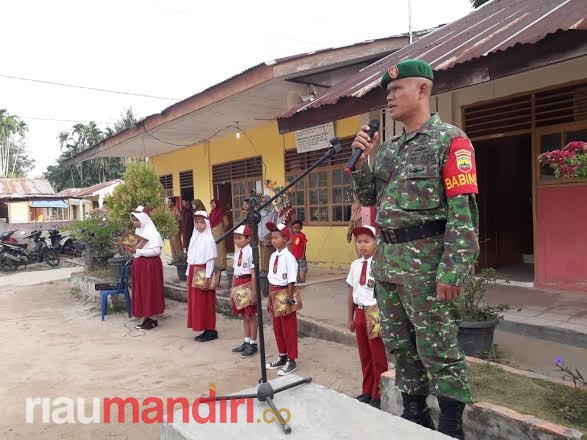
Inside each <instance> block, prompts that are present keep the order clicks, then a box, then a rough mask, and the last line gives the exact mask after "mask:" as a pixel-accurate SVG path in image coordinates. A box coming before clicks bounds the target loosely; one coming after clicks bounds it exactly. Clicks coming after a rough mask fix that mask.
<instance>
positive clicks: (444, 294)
mask: <svg viewBox="0 0 587 440" xmlns="http://www.w3.org/2000/svg"><path fill="white" fill-rule="evenodd" d="M461 293H463V288H462V286H451V285H450V284H444V283H436V296H437V297H438V299H439V300H448V301H452V300H453V299H457V298H458V297H459V296H460V295H461Z"/></svg>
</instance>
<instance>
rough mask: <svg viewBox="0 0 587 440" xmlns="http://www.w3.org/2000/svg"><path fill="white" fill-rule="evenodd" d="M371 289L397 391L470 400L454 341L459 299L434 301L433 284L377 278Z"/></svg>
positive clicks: (461, 357) (465, 375)
mask: <svg viewBox="0 0 587 440" xmlns="http://www.w3.org/2000/svg"><path fill="white" fill-rule="evenodd" d="M375 289H376V295H377V303H378V305H379V309H380V311H381V324H382V327H383V329H382V330H383V341H384V343H385V346H386V348H387V349H388V350H389V352H390V353H391V354H393V355H395V360H396V362H395V368H396V374H395V384H396V386H397V387H398V388H399V390H400V391H402V392H404V393H406V394H411V395H426V396H427V395H428V394H430V391H432V393H433V394H435V395H437V396H442V397H449V398H452V399H456V400H459V401H461V402H465V403H469V402H471V389H470V387H469V384H468V380H467V371H466V364H465V355H464V354H463V352H462V351H461V350H460V349H459V345H458V342H457V334H458V330H459V322H460V310H461V307H462V297H460V298H458V299H457V300H455V301H440V300H439V299H438V298H437V297H436V287H435V286H408V285H401V284H394V283H386V282H380V281H378V282H377V284H376V287H375Z"/></svg>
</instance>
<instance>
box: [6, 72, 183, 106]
mask: <svg viewBox="0 0 587 440" xmlns="http://www.w3.org/2000/svg"><path fill="white" fill-rule="evenodd" d="M0 77H2V78H8V79H16V80H19V81H31V82H36V83H40V84H49V85H53V86H61V87H71V88H75V89H84V90H91V91H93V92H104V93H115V94H118V95H130V96H140V97H141V98H151V99H164V100H167V101H179V99H177V98H167V97H164V96H155V95H145V94H143V93H133V92H123V91H120V90H109V89H100V88H98V87H88V86H79V85H76V84H67V83H61V82H56V81H46V80H42V79H34V78H24V77H22V76H13V75H4V74H0Z"/></svg>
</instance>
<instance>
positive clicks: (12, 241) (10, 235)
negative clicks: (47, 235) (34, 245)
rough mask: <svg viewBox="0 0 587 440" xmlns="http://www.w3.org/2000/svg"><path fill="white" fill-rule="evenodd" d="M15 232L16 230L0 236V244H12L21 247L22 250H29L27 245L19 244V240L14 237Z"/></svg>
mask: <svg viewBox="0 0 587 440" xmlns="http://www.w3.org/2000/svg"><path fill="white" fill-rule="evenodd" d="M15 232H16V230H14V231H6V232H2V233H1V234H0V242H4V243H8V244H12V245H14V246H20V247H22V248H27V247H28V246H27V244H26V243H19V242H18V240H17V239H16V238H14V237H13V235H14V233H15Z"/></svg>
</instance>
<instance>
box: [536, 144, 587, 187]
mask: <svg viewBox="0 0 587 440" xmlns="http://www.w3.org/2000/svg"><path fill="white" fill-rule="evenodd" d="M538 161H539V162H540V163H541V164H542V165H546V166H550V167H551V168H552V169H553V170H554V175H555V176H556V177H562V178H573V177H575V178H585V177H587V143H585V142H582V141H575V142H569V143H568V144H567V145H566V146H565V147H564V148H562V149H560V150H553V151H548V152H546V153H542V154H541V155H540V156H538Z"/></svg>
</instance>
